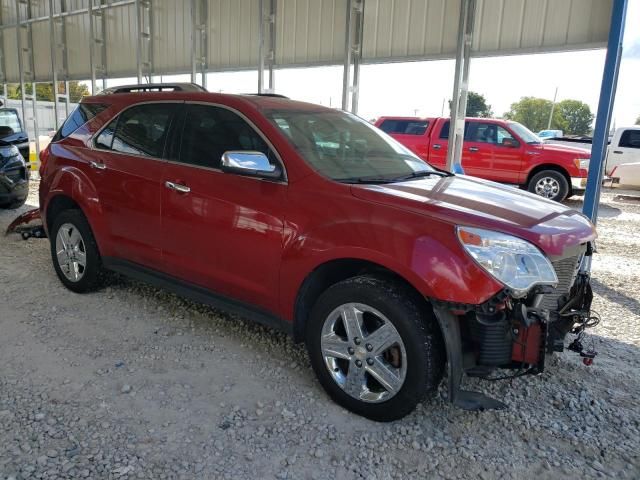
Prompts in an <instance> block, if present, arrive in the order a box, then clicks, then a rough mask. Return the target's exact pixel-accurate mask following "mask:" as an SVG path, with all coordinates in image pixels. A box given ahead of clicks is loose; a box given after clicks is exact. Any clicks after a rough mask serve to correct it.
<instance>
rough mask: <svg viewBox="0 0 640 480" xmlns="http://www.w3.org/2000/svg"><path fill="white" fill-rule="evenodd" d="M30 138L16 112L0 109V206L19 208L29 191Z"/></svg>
mask: <svg viewBox="0 0 640 480" xmlns="http://www.w3.org/2000/svg"><path fill="white" fill-rule="evenodd" d="M29 175H30V171H29V138H28V137H27V134H26V132H25V131H24V130H23V128H22V123H21V122H20V117H18V112H17V111H16V110H15V109H13V108H0V208H18V207H20V206H22V205H23V204H24V202H25V201H26V200H27V196H28V194H29Z"/></svg>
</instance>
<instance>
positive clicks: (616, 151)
mask: <svg viewBox="0 0 640 480" xmlns="http://www.w3.org/2000/svg"><path fill="white" fill-rule="evenodd" d="M613 153H623V152H622V151H621V150H614V151H613Z"/></svg>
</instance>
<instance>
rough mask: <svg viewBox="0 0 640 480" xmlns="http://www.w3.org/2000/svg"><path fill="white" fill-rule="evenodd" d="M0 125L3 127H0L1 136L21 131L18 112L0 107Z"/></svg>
mask: <svg viewBox="0 0 640 480" xmlns="http://www.w3.org/2000/svg"><path fill="white" fill-rule="evenodd" d="M0 127H5V128H0V132H2V135H3V136H5V135H12V134H14V133H20V132H22V127H21V126H20V119H19V118H18V113H17V112H16V111H15V110H13V109H8V108H3V109H0ZM7 129H11V131H8V130H7Z"/></svg>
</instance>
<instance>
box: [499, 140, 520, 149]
mask: <svg viewBox="0 0 640 480" xmlns="http://www.w3.org/2000/svg"><path fill="white" fill-rule="evenodd" d="M502 146H503V147H510V148H518V147H519V146H520V142H518V141H517V140H516V139H514V138H503V139H502Z"/></svg>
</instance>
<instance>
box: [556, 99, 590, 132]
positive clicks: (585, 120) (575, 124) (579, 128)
mask: <svg viewBox="0 0 640 480" xmlns="http://www.w3.org/2000/svg"><path fill="white" fill-rule="evenodd" d="M556 110H557V111H558V112H559V113H560V116H561V117H562V118H563V119H564V121H565V122H566V125H567V126H566V128H565V130H564V133H565V134H568V135H587V134H589V132H590V131H591V122H593V113H591V109H590V108H589V105H587V104H586V103H584V102H581V101H580V100H562V101H561V102H560V103H558V104H557V105H556Z"/></svg>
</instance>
